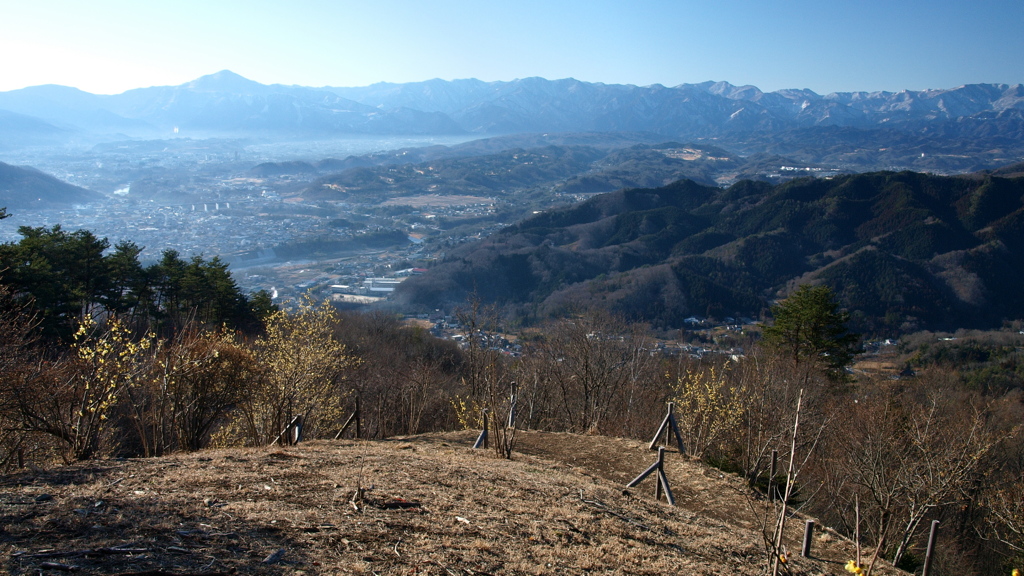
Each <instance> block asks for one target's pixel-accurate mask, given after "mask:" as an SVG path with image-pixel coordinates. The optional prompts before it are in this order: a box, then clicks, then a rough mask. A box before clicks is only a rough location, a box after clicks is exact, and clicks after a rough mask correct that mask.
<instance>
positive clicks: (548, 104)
mask: <svg viewBox="0 0 1024 576" xmlns="http://www.w3.org/2000/svg"><path fill="white" fill-rule="evenodd" d="M979 126H984V130H982V133H981V134H979V131H978V127H979ZM816 127H849V128H857V129H861V130H879V129H885V130H899V131H906V132H909V133H919V132H921V131H922V130H929V131H931V132H933V133H934V134H935V135H936V136H941V137H943V138H953V137H957V136H959V135H964V134H973V135H974V136H979V135H980V136H984V137H985V138H989V139H998V138H1005V139H1009V140H1012V139H1019V138H1020V137H1021V136H1022V134H1024V128H1022V127H1024V86H1022V85H1020V84H1016V85H1012V86H1010V85H1005V84H974V85H966V86H960V87H957V88H951V89H946V90H926V91H916V92H915V91H902V92H844V93H835V94H828V95H819V94H816V93H814V92H812V91H810V90H779V91H776V92H762V91H761V90H759V89H758V88H756V87H754V86H734V85H732V84H729V83H727V82H704V83H701V84H683V85H679V86H673V87H666V86H661V85H653V86H632V85H618V84H601V83H589V82H580V81H577V80H573V79H564V80H545V79H543V78H526V79H521V80H512V81H508V82H483V81H480V80H472V79H471V80H455V81H444V80H429V81H426V82H415V83H407V84H387V83H382V84H374V85H372V86H367V87H362V88H337V87H323V88H309V87H302V86H283V85H279V84H274V85H269V86H268V85H264V84H259V83H257V82H253V81H251V80H247V79H245V78H243V77H241V76H238V75H237V74H234V73H232V72H229V71H226V70H225V71H221V72H218V73H216V74H211V75H209V76H203V77H201V78H199V79H197V80H194V81H192V82H189V83H186V84H182V85H180V86H160V87H151V88H139V89H135V90H129V91H127V92H124V93H122V94H115V95H96V94H90V93H87V92H83V91H81V90H78V89H75V88H68V87H64V86H55V85H45V86H34V87H30V88H23V89H20V90H12V91H9V92H2V93H0V140H2V141H3V142H4V143H6V144H8V145H14V144H17V143H18V142H19V141H32V142H37V141H41V140H53V141H57V140H60V139H62V138H69V137H73V136H77V137H82V136H83V135H104V134H105V135H125V136H132V137H154V136H158V135H162V136H163V137H168V136H171V135H172V134H173V133H174V129H175V128H177V129H178V134H180V135H191V136H196V135H202V134H240V135H244V134H263V135H291V136H295V135H305V136H324V135H339V134H453V133H470V134H481V135H493V134H508V133H519V132H581V131H597V132H622V131H629V132H647V133H653V134H657V135H660V136H665V137H671V138H685V139H694V138H713V137H721V136H726V135H729V134H740V133H774V132H780V131H792V130H799V129H807V128H816Z"/></svg>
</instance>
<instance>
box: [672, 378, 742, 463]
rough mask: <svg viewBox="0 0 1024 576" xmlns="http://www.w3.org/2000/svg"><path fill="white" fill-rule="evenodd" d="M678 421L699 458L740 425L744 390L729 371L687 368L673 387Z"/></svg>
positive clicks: (685, 440)
mask: <svg viewBox="0 0 1024 576" xmlns="http://www.w3.org/2000/svg"><path fill="white" fill-rule="evenodd" d="M672 393H673V394H672V398H671V401H672V402H673V403H675V406H676V409H677V411H676V422H677V423H678V424H679V432H680V433H681V434H682V436H683V443H684V444H685V445H686V449H687V451H689V453H690V455H691V456H695V457H697V458H700V457H702V456H703V455H704V453H705V452H706V451H708V450H710V449H712V448H713V447H715V446H716V445H717V444H718V443H719V442H720V441H721V440H722V439H723V438H724V437H725V436H726V435H727V434H729V433H730V432H731V431H732V430H734V429H735V428H736V427H737V426H739V424H740V422H741V418H742V416H743V409H744V407H743V402H742V397H743V390H742V388H739V387H737V386H735V385H733V384H732V383H731V382H730V381H729V378H728V375H727V373H726V370H725V369H724V368H722V367H715V366H706V365H702V366H697V367H690V368H688V369H687V370H686V371H685V372H684V373H683V374H682V375H681V376H679V378H678V379H677V380H676V382H675V383H674V384H673V385H672Z"/></svg>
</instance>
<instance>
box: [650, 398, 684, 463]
mask: <svg viewBox="0 0 1024 576" xmlns="http://www.w3.org/2000/svg"><path fill="white" fill-rule="evenodd" d="M674 408H675V404H674V403H672V402H669V403H668V413H667V414H665V419H664V420H662V421H661V426H658V431H657V432H656V433H655V434H654V439H653V440H651V446H650V449H651V450H654V447H655V446H657V445H658V439H659V438H661V436H662V435H664V436H665V442H664V443H665V445H666V446H668V444H669V441H670V440H671V434H675V437H676V444H677V445H678V446H679V453H680V454H686V448H685V447H684V446H683V435H682V434H680V433H679V425H678V424H676V416H675V414H674V413H673V409H674Z"/></svg>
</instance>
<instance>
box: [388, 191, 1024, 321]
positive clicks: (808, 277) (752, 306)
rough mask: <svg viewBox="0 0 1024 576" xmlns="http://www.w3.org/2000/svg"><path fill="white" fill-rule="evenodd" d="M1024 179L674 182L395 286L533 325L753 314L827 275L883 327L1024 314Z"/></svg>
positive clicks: (564, 217) (432, 302) (470, 251)
mask: <svg viewBox="0 0 1024 576" xmlns="http://www.w3.org/2000/svg"><path fill="white" fill-rule="evenodd" d="M1022 198H1024V179H1021V178H1002V177H998V176H992V175H989V176H974V177H969V176H964V177H941V176H933V175H927V174H919V173H912V172H900V173H892V172H879V173H870V174H859V175H847V176H837V177H834V178H831V179H797V180H793V181H790V182H788V183H785V184H780V185H776V186H772V185H769V184H766V183H759V182H751V181H743V182H739V183H737V184H735V185H733V186H730V187H729V188H726V189H719V188H713V187H708V186H703V185H699V184H696V183H694V182H692V181H680V182H677V183H675V184H671V185H669V186H665V187H662V188H653V189H627V190H622V191H619V192H614V193H611V194H605V195H602V196H598V197H595V198H593V199H591V200H589V201H587V202H585V203H583V204H580V205H577V206H573V207H570V208H565V209H561V210H553V211H550V212H547V213H544V214H540V215H537V216H534V217H532V218H529V219H527V220H525V221H522V222H520V223H519V224H516V225H514V226H511V227H509V228H506V229H505V230H503V231H501V232H500V233H498V234H495V235H493V236H492V237H490V238H488V239H486V240H483V241H480V242H478V243H474V244H469V245H465V246H462V247H459V248H457V249H455V250H453V251H452V252H451V253H450V254H448V255H447V257H446V258H445V259H444V260H443V261H441V262H438V263H437V264H435V265H434V266H433V267H432V268H431V269H430V271H429V273H428V274H426V275H424V276H422V277H417V278H413V279H410V280H409V281H408V282H405V283H404V284H403V285H402V286H401V288H400V290H399V291H398V293H397V295H398V297H399V299H400V301H401V302H402V303H404V304H406V305H409V306H420V307H423V308H435V307H438V306H443V305H451V304H453V303H458V302H461V301H464V300H465V299H466V298H467V296H468V295H470V294H475V295H476V296H477V297H479V298H481V299H482V300H483V301H485V302H493V303H496V304H498V305H500V306H503V307H504V308H505V309H506V311H507V312H508V313H509V314H511V315H513V316H516V317H519V318H522V319H527V320H533V321H537V320H540V319H543V318H549V317H554V316H558V315H561V314H565V313H566V312H567V311H569V310H572V309H578V308H581V307H583V308H605V309H608V310H611V311H613V312H615V313H619V314H622V315H624V316H626V317H627V318H630V319H633V320H643V321H648V322H651V323H653V324H655V325H658V326H664V327H671V326H680V325H681V324H682V321H683V320H684V319H685V318H687V317H688V316H691V315H696V316H711V317H717V318H722V317H726V316H733V317H739V316H749V317H753V318H757V317H759V316H761V315H762V314H763V313H764V311H765V310H766V309H767V307H768V306H769V304H770V302H772V301H773V300H774V299H776V298H779V297H781V296H784V295H785V294H787V293H788V292H789V290H790V289H791V288H792V287H793V286H795V285H796V284H797V283H808V282H810V283H822V284H826V285H828V286H831V287H832V288H833V289H834V290H835V292H836V293H837V294H838V296H839V298H840V301H841V302H842V304H843V305H844V306H845V307H847V308H848V309H850V310H851V311H853V314H854V317H853V324H854V326H855V327H856V328H858V329H860V330H862V331H866V332H870V333H878V334H884V335H893V334H897V333H902V332H907V331H913V330H918V329H923V328H929V329H951V328H956V327H961V326H993V325H994V326H998V325H999V324H1000V322H1001V321H1002V320H1003V319H1013V318H1022V317H1024V297H1022V296H1021V294H1020V291H1019V289H1018V288H1019V286H1020V285H1021V282H1022V281H1024V275H1022V272H1021V270H1024V260H1022V258H1024V228H1022V227H1024V202H1022Z"/></svg>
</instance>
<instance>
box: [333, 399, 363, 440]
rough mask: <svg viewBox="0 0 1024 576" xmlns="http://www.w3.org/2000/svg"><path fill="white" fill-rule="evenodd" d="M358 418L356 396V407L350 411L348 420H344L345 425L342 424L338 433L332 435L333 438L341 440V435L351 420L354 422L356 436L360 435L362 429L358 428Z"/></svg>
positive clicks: (350, 423)
mask: <svg viewBox="0 0 1024 576" xmlns="http://www.w3.org/2000/svg"><path fill="white" fill-rule="evenodd" d="M359 420H360V419H359V398H356V409H355V410H353V411H352V415H351V416H349V417H348V420H345V425H344V426H342V427H341V430H338V433H337V434H335V435H334V439H335V440H341V436H342V435H343V434H344V433H345V431H346V430H348V427H349V426H351V425H352V422H355V423H356V438H359V437H360V436H362V430H361V429H360V428H361V426H360V425H359V424H360V422H359Z"/></svg>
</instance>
